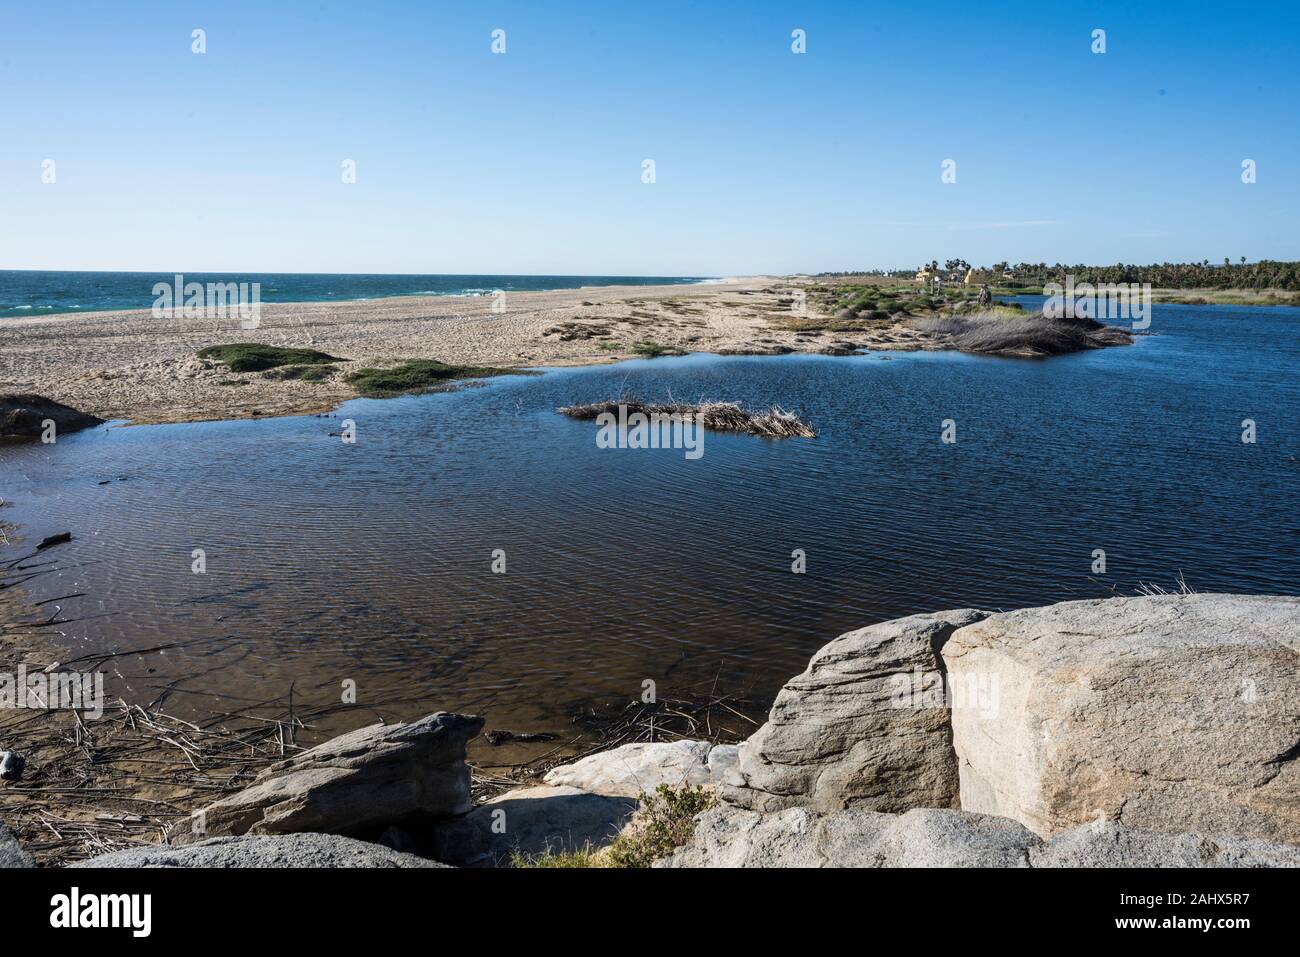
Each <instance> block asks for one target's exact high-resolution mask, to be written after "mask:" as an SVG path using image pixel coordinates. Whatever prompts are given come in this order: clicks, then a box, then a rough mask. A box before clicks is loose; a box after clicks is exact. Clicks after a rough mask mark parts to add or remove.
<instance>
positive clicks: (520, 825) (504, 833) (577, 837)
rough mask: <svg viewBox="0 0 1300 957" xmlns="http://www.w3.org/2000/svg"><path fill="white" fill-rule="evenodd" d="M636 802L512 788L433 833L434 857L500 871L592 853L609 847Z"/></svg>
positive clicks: (554, 790)
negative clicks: (515, 858) (532, 860)
mask: <svg viewBox="0 0 1300 957" xmlns="http://www.w3.org/2000/svg"><path fill="white" fill-rule="evenodd" d="M639 803H640V802H639V801H637V800H636V799H635V798H628V797H610V796H608V795H603V794H590V793H588V792H586V791H580V790H578V789H577V788H571V787H549V786H546V785H542V786H540V787H527V788H517V789H515V790H513V791H507V792H505V793H504V794H500V795H498V796H497V797H495V798H493V799H492V800H490V801H488V802H487V803H485V804H480V805H479V806H478V807H476V808H475V809H474V810H473V811H472V812H470V813H469V814H466V815H465V816H464V817H458V818H455V819H453V820H450V821H444V822H442V823H440V824H437V825H435V826H434V828H433V847H432V851H433V856H434V857H435V858H436V859H438V860H440V861H446V862H448V863H451V864H461V865H471V866H503V865H505V864H507V863H508V862H509V861H510V858H511V856H512V855H514V854H515V853H519V854H522V855H524V856H525V857H538V856H541V855H545V854H560V853H564V852H567V851H581V850H583V849H591V850H596V849H599V848H602V847H605V846H607V845H608V844H610V843H612V842H613V840H614V838H615V837H617V836H618V832H619V831H620V830H621V829H622V828H623V825H624V824H626V823H627V821H628V819H629V818H630V817H631V816H632V814H633V812H634V811H636V809H637V806H638V805H639Z"/></svg>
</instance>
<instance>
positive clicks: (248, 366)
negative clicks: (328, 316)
mask: <svg viewBox="0 0 1300 957" xmlns="http://www.w3.org/2000/svg"><path fill="white" fill-rule="evenodd" d="M195 355H197V356H198V357H199V358H200V359H209V360H211V361H213V362H219V363H221V364H222V365H224V366H226V367H227V368H229V369H230V371H231V372H265V371H266V370H267V369H275V368H277V367H279V366H288V365H299V366H315V365H327V364H329V363H331V362H344V361H346V360H344V359H339V358H338V357H336V356H331V355H327V354H326V353H324V352H317V351H316V350H315V349H287V348H283V347H281V346H267V345H262V344H261V343H258V342H234V343H231V344H230V345H226V346H208V347H207V348H206V349H200V350H199V351H198V352H197V353H195Z"/></svg>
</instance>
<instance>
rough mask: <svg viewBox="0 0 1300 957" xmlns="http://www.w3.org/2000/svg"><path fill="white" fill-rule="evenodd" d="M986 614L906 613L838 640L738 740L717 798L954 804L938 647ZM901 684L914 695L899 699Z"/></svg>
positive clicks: (898, 806) (792, 803) (828, 804)
mask: <svg viewBox="0 0 1300 957" xmlns="http://www.w3.org/2000/svg"><path fill="white" fill-rule="evenodd" d="M986 614H987V613H986V612H982V611H975V610H973V609H961V610H958V611H947V612H940V613H938V614H934V615H912V616H911V617H909V618H899V619H896V620H894V621H886V622H882V623H881V624H878V625H872V626H870V627H868V628H862V629H859V630H858V631H852V632H849V633H848V634H846V635H841V636H840V637H839V638H836V639H835V640H834V641H832V642H831V643H830V644H828V645H826V646H825V647H824V648H822V649H821V650H820V651H818V652H817V653H816V654H815V655H813V657H812V660H811V661H810V662H809V663H808V668H807V669H806V670H805V671H804V673H803V674H801V675H798V676H797V677H794V678H791V679H790V680H789V681H788V682H786V684H785V687H784V688H782V689H781V691H780V693H779V694H778V695H777V697H776V703H775V704H773V705H772V713H771V715H770V717H769V718H768V721H767V723H766V724H765V725H763V726H762V727H761V728H760V729H759V730H758V731H757V732H755V734H754V735H753V737H751V738H750V739H749V740H748V741H746V742H745V743H744V744H742V745H741V746H740V756H739V764H738V767H737V769H736V771H735V772H733V773H732V774H730V775H728V778H727V780H726V782H725V783H724V785H723V787H722V788H721V789H720V792H719V793H720V795H721V796H722V798H723V799H724V800H726V801H728V802H730V803H733V804H737V805H740V806H742V807H747V808H751V809H753V810H759V811H776V810H781V809H783V808H790V807H808V808H812V809H814V810H820V811H832V810H836V809H838V808H845V807H860V808H864V809H868V810H874V811H889V812H899V811H906V810H908V809H910V808H915V807H955V806H956V805H957V795H958V779H957V761H956V756H955V755H954V753H953V747H952V726H951V721H950V718H949V712H948V709H947V707H946V706H945V704H944V699H943V695H942V689H943V675H942V662H941V660H940V657H939V649H940V648H941V647H942V646H943V644H944V642H945V641H947V640H948V638H949V636H951V635H952V634H953V632H954V631H955V630H956V629H958V628H961V627H962V626H964V625H969V624H972V623H974V622H977V621H979V620H980V619H981V618H983V617H984V616H985V615H986ZM904 682H905V683H906V684H905V685H904ZM902 687H907V688H913V687H914V690H915V692H916V694H915V695H914V696H913V697H911V698H908V699H906V700H900V697H899V695H900V688H902Z"/></svg>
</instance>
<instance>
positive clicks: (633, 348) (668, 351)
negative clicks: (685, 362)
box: [628, 342, 684, 359]
mask: <svg viewBox="0 0 1300 957" xmlns="http://www.w3.org/2000/svg"><path fill="white" fill-rule="evenodd" d="M628 351H629V352H632V353H634V354H635V355H638V356H640V357H641V358H643V359H658V358H659V357H660V356H680V355H684V353H683V352H682V351H681V350H680V349H674V348H673V347H672V346H665V345H663V344H662V343H659V342H634V343H632V344H631V345H630V346H628Z"/></svg>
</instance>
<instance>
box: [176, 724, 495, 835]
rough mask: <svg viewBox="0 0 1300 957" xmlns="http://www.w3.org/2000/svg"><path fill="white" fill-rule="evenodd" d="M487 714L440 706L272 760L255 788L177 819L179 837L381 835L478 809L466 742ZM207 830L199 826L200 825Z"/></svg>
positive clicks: (260, 775) (476, 732)
mask: <svg viewBox="0 0 1300 957" xmlns="http://www.w3.org/2000/svg"><path fill="white" fill-rule="evenodd" d="M482 728H483V719H482V718H479V717H474V716H472V715H463V714H452V713H450V712H445V711H440V712H438V713H437V714H431V715H428V716H426V717H423V718H421V719H420V720H419V721H415V722H412V723H411V724H391V725H385V724H377V725H371V726H370V727H366V728H360V729H358V730H356V731H352V732H350V733H348V734H344V735H341V736H340V737H337V738H332V739H331V740H329V741H326V742H325V743H324V744H321V745H318V746H317V747H315V748H312V749H311V750H309V751H304V752H302V753H301V754H296V755H294V756H293V757H292V758H290V759H288V760H287V761H281V762H280V763H278V764H274V765H271V766H270V767H269V768H267V769H266V770H264V771H263V772H262V773H261V774H259V775H258V776H257V778H256V779H255V781H254V782H253V784H252V785H250V786H249V787H247V788H245V789H244V790H243V791H240V792H238V793H236V794H232V795H230V796H229V797H226V798H223V799H221V800H220V801H217V802H216V803H214V804H209V805H208V806H207V807H205V808H203V809H202V810H201V811H198V812H196V813H195V814H194V815H192V816H191V819H190V820H189V821H183V822H181V823H180V824H178V825H176V826H175V827H174V828H173V829H172V831H171V833H170V837H171V840H172V841H173V842H175V843H180V844H183V843H190V842H196V841H201V840H203V839H204V838H207V837H216V836H222V835H232V834H233V835H238V834H246V833H247V834H287V833H293V832H299V831H313V832H320V833H328V834H348V835H356V834H368V833H372V832H373V833H378V832H381V831H383V830H384V829H385V828H386V827H388V826H389V825H392V824H404V823H408V822H421V821H429V820H432V819H437V818H442V817H449V816H452V815H456V814H464V813H465V812H466V811H468V810H469V809H470V798H469V784H470V772H469V767H468V766H467V765H466V764H465V744H466V742H467V741H468V740H469V739H470V738H472V737H474V736H475V735H476V734H478V733H479V731H480V730H482ZM196 831H197V832H198V833H195V832H196Z"/></svg>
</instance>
